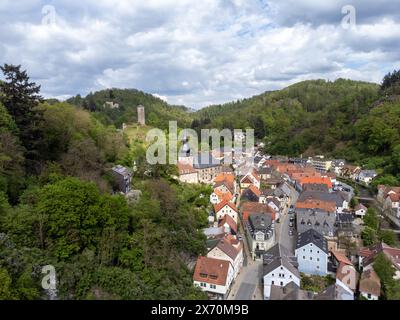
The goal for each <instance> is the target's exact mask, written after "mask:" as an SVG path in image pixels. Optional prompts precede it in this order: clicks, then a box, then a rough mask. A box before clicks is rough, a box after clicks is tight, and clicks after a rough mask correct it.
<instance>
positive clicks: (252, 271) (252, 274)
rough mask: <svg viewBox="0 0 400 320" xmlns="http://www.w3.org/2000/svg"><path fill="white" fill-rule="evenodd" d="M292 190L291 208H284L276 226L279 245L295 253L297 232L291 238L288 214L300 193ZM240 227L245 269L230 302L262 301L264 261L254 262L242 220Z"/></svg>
mask: <svg viewBox="0 0 400 320" xmlns="http://www.w3.org/2000/svg"><path fill="white" fill-rule="evenodd" d="M290 190H291V194H290V201H289V206H288V207H286V208H284V210H283V212H282V215H281V219H280V223H276V224H275V237H276V240H277V241H278V243H280V244H283V245H284V246H285V247H286V248H288V249H289V250H290V251H291V252H293V253H294V250H295V243H296V235H297V232H296V231H294V233H293V236H289V218H290V216H291V215H289V214H288V211H289V207H290V205H292V204H293V205H294V204H295V203H296V201H297V198H298V197H299V193H298V192H297V191H296V190H295V189H294V188H292V187H290ZM236 205H237V206H238V207H239V206H240V199H238V200H237V202H236ZM293 216H294V215H293ZM239 225H240V230H241V231H240V234H241V235H242V236H243V247H244V262H243V269H242V271H241V272H240V274H239V275H238V277H237V278H236V280H235V282H234V284H233V285H232V288H231V291H230V293H229V296H228V300H262V299H263V293H262V287H261V278H262V267H263V263H262V260H256V261H253V259H252V257H251V254H250V249H249V245H248V243H247V238H246V236H245V233H244V224H243V221H242V219H241V218H240V219H239Z"/></svg>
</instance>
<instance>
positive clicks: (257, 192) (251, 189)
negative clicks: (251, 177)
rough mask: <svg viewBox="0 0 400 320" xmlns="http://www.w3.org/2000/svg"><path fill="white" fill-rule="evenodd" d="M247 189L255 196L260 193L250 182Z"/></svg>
mask: <svg viewBox="0 0 400 320" xmlns="http://www.w3.org/2000/svg"><path fill="white" fill-rule="evenodd" d="M248 189H250V191H251V192H253V193H254V194H255V195H256V196H257V197H259V196H260V195H261V191H260V189H258V188H257V187H256V186H255V185H254V184H252V185H251V186H250V187H249V188H248Z"/></svg>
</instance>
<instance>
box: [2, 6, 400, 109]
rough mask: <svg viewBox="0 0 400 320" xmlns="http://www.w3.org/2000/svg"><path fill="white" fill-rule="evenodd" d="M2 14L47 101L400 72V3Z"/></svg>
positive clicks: (198, 94) (243, 88) (8, 51)
mask: <svg viewBox="0 0 400 320" xmlns="http://www.w3.org/2000/svg"><path fill="white" fill-rule="evenodd" d="M346 5H350V6H352V7H345V6H346ZM343 7H344V8H343ZM349 8H350V9H351V10H352V8H354V9H355V21H354V20H353V19H352V18H353V16H352V12H353V11H349ZM342 9H343V11H342ZM343 18H345V24H343V23H342V20H343ZM0 20H1V24H0V63H1V64H3V63H13V64H22V65H23V67H24V68H25V69H27V70H28V73H29V74H30V75H31V77H32V79H34V80H35V81H36V82H38V83H40V84H41V85H42V93H43V94H44V95H45V96H46V97H57V98H66V97H69V96H71V95H75V94H78V93H80V94H82V95H86V94H87V93H88V92H90V91H95V90H98V89H103V88H109V87H119V88H137V89H140V90H143V91H146V92H149V93H152V94H154V95H158V96H160V97H162V98H163V99H165V100H167V101H168V102H169V103H173V104H184V105H186V106H188V107H194V108H200V107H203V106H206V105H209V104H213V103H222V102H228V101H231V100H235V99H239V98H244V97H249V96H252V95H254V94H258V93H261V92H264V91H266V90H273V89H279V88H283V87H285V86H287V85H289V84H292V83H295V82H298V81H301V80H305V79H316V78H324V79H330V80H334V79H336V78H339V77H345V78H351V79H356V80H366V81H371V82H380V81H381V79H382V77H383V75H384V74H385V73H387V72H388V71H392V70H393V69H398V68H400V4H399V0H380V1H376V0H324V1H319V0H318V1H317V0H270V1H269V0H201V1H195V0H146V1H142V0H118V1H114V0H80V1H70V0H59V1H56V0H54V1H51V0H47V1H42V0H18V1H16V0H0ZM354 22H355V24H354ZM349 23H350V24H349Z"/></svg>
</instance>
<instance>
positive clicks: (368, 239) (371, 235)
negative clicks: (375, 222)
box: [361, 227, 378, 246]
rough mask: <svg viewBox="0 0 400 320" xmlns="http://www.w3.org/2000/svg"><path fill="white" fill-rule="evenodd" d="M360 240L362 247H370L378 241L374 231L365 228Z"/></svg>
mask: <svg viewBox="0 0 400 320" xmlns="http://www.w3.org/2000/svg"><path fill="white" fill-rule="evenodd" d="M361 239H362V240H363V243H364V246H370V245H373V244H375V243H376V242H377V241H378V237H377V233H376V230H374V229H372V228H370V227H365V228H364V230H363V231H362V232H361Z"/></svg>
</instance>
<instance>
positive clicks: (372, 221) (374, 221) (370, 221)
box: [364, 208, 379, 231]
mask: <svg viewBox="0 0 400 320" xmlns="http://www.w3.org/2000/svg"><path fill="white" fill-rule="evenodd" d="M364 224H365V225H366V226H367V227H369V228H371V229H373V230H375V231H377V230H378V228H379V217H378V215H377V214H376V212H375V210H374V209H373V208H368V210H367V213H366V214H365V216H364Z"/></svg>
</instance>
